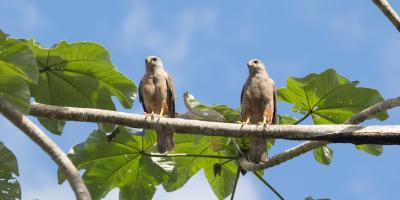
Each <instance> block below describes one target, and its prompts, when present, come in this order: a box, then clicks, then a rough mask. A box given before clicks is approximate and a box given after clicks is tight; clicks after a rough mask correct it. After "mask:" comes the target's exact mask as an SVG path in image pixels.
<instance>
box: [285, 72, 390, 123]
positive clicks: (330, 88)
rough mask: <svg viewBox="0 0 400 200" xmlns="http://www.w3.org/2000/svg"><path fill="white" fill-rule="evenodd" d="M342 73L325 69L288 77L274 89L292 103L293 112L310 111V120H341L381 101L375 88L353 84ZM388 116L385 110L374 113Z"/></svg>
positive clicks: (326, 121)
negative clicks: (320, 71) (280, 86)
mask: <svg viewBox="0 0 400 200" xmlns="http://www.w3.org/2000/svg"><path fill="white" fill-rule="evenodd" d="M357 85H358V82H356V81H353V82H350V81H349V80H348V79H346V78H345V77H343V76H341V75H339V74H338V73H336V71H335V70H334V69H328V70H326V71H324V72H322V73H321V74H310V75H308V76H306V77H304V78H295V77H289V78H288V80H287V82H286V88H281V89H279V90H278V97H279V99H280V100H283V101H285V102H288V103H290V104H293V107H292V110H293V111H294V112H298V113H303V114H308V113H310V114H311V116H312V119H313V122H314V124H341V123H344V122H345V121H346V120H347V119H349V118H350V117H351V116H353V115H354V114H355V113H358V112H360V111H362V110H363V109H365V108H368V107H370V106H372V105H374V104H376V103H378V102H381V101H383V98H382V96H381V95H380V94H379V92H378V91H377V90H374V89H370V88H363V87H357ZM376 118H378V119H379V120H384V119H386V118H388V114H387V112H382V113H380V114H379V115H377V116H376Z"/></svg>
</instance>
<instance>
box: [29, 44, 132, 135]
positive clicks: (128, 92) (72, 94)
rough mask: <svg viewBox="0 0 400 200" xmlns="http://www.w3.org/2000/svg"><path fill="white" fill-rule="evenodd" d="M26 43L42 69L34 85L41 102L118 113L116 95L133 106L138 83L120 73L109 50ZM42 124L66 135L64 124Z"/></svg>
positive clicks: (53, 122)
mask: <svg viewBox="0 0 400 200" xmlns="http://www.w3.org/2000/svg"><path fill="white" fill-rule="evenodd" d="M24 43H25V44H27V45H29V46H30V47H31V49H32V50H33V52H34V53H35V55H36V60H37V63H38V65H39V69H40V76H39V83H38V85H30V88H31V92H32V96H33V97H34V98H35V100H36V101H37V102H40V103H45V104H51V105H57V106H73V107H85V108H100V109H107V110H115V105H114V103H113V101H112V99H111V97H112V96H115V97H117V99H118V100H119V101H120V102H121V104H122V105H123V106H124V107H125V108H130V107H131V106H132V103H133V99H134V97H135V95H136V86H135V84H134V83H133V82H132V81H131V80H129V79H128V78H127V77H125V76H124V75H123V74H121V73H120V72H118V71H117V69H116V67H115V66H114V65H113V64H112V63H111V60H110V55H109V53H108V51H107V50H106V49H105V48H103V47H102V46H100V45H99V44H96V43H93V42H79V43H72V44H70V43H67V42H65V41H61V42H60V43H58V44H56V45H55V46H54V47H53V48H44V47H41V46H40V45H38V44H37V43H35V42H34V41H32V40H24ZM40 121H41V123H42V125H44V126H45V127H46V128H47V129H49V130H50V131H52V132H53V133H56V134H60V133H61V132H62V129H63V123H60V122H57V121H55V120H47V119H42V120H40ZM45 121H46V122H45ZM108 129H112V127H108Z"/></svg>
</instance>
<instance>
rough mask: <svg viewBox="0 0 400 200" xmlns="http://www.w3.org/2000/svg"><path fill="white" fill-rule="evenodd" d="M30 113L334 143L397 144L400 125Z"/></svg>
mask: <svg viewBox="0 0 400 200" xmlns="http://www.w3.org/2000/svg"><path fill="white" fill-rule="evenodd" d="M30 114H31V115H33V116H36V117H46V118H51V119H59V120H70V121H84V122H108V123H115V124H119V125H123V126H128V127H132V128H145V129H163V130H170V131H173V132H175V133H191V134H198V135H208V136H225V137H258V138H277V139H288V140H323V141H329V142H334V143H354V144H400V125H393V126H392V125H386V126H355V125H273V126H262V125H245V126H243V125H241V124H232V123H223V122H207V121H198V120H187V119H179V118H158V117H155V118H152V117H145V116H144V115H138V114H129V113H123V112H116V111H108V110H100V109H91V108H73V107H59V106H50V105H45V104H38V103H35V104H33V105H32V106H31V110H30Z"/></svg>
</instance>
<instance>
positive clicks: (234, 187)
mask: <svg viewBox="0 0 400 200" xmlns="http://www.w3.org/2000/svg"><path fill="white" fill-rule="evenodd" d="M239 178H240V166H238V168H237V171H236V178H235V184H234V185H233V191H232V195H231V200H233V198H234V197H235V192H236V187H237V183H238V182H239Z"/></svg>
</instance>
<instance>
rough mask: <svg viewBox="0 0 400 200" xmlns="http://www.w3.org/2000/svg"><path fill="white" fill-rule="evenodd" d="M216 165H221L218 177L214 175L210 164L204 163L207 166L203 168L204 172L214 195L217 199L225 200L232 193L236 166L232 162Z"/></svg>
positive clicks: (220, 162) (221, 162)
mask: <svg viewBox="0 0 400 200" xmlns="http://www.w3.org/2000/svg"><path fill="white" fill-rule="evenodd" d="M218 163H219V164H221V165H222V168H221V172H220V174H219V175H218V174H217V175H214V170H213V164H214V163H212V162H208V163H205V164H206V165H207V166H205V167H204V172H205V175H206V177H207V180H208V183H209V184H210V186H211V189H212V190H213V191H214V194H215V195H216V196H217V197H218V199H225V198H226V197H228V196H229V195H230V194H231V193H232V191H233V187H234V185H235V175H236V172H237V168H238V166H237V165H236V164H235V162H234V161H227V162H223V161H218Z"/></svg>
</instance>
